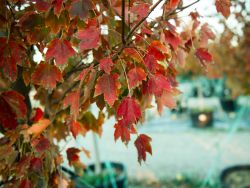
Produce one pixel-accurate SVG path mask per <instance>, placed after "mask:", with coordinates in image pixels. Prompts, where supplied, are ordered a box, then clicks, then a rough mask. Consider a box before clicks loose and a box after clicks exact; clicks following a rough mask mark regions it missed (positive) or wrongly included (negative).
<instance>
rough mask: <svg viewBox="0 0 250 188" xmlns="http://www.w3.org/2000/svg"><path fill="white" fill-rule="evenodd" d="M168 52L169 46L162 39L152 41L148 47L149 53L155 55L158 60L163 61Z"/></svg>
mask: <svg viewBox="0 0 250 188" xmlns="http://www.w3.org/2000/svg"><path fill="white" fill-rule="evenodd" d="M168 53H169V50H168V48H167V47H166V46H165V45H163V44H162V43H161V42H160V41H152V42H151V44H150V46H149V47H148V53H147V54H150V55H153V56H154V57H155V59H156V60H159V61H162V60H164V59H165V55H168Z"/></svg>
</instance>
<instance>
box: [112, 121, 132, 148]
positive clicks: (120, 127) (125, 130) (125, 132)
mask: <svg viewBox="0 0 250 188" xmlns="http://www.w3.org/2000/svg"><path fill="white" fill-rule="evenodd" d="M114 128H115V132H114V137H115V141H116V140H117V139H119V138H121V140H122V142H125V143H126V144H127V143H128V142H129V141H130V134H135V133H136V129H135V128H134V125H133V124H130V125H127V124H126V123H125V121H124V120H123V119H122V120H118V122H117V123H116V124H115V126H114Z"/></svg>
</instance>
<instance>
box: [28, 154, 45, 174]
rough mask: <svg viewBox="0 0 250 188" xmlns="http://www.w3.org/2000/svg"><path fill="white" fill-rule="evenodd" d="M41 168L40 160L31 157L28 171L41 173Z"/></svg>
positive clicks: (41, 162)
mask: <svg viewBox="0 0 250 188" xmlns="http://www.w3.org/2000/svg"><path fill="white" fill-rule="evenodd" d="M42 168H43V161H42V159H40V158H38V157H33V158H32V159H31V160H30V170H32V171H34V172H41V170H42Z"/></svg>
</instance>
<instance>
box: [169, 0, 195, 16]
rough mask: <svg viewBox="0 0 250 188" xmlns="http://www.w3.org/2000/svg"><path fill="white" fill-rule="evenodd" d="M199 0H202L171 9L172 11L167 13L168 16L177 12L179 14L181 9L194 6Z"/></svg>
mask: <svg viewBox="0 0 250 188" xmlns="http://www.w3.org/2000/svg"><path fill="white" fill-rule="evenodd" d="M199 1H200V0H196V1H194V2H193V3H190V4H189V5H187V6H184V7H177V8H176V9H175V10H173V11H170V12H169V13H168V14H167V16H166V17H168V16H172V15H175V14H178V13H179V12H181V11H183V10H185V9H187V8H189V7H191V6H193V5H194V4H196V3H198V2H199ZM176 10H178V11H176Z"/></svg>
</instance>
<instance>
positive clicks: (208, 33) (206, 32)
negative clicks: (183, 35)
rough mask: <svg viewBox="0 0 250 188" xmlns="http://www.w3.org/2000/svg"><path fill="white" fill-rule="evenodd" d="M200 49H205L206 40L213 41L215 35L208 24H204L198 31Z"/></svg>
mask: <svg viewBox="0 0 250 188" xmlns="http://www.w3.org/2000/svg"><path fill="white" fill-rule="evenodd" d="M200 33H201V34H200V41H199V42H200V47H201V48H206V47H207V46H208V40H209V39H210V40H214V39H215V34H214V33H213V31H212V30H211V29H210V28H209V27H208V24H204V25H202V27H201V31H200Z"/></svg>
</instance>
